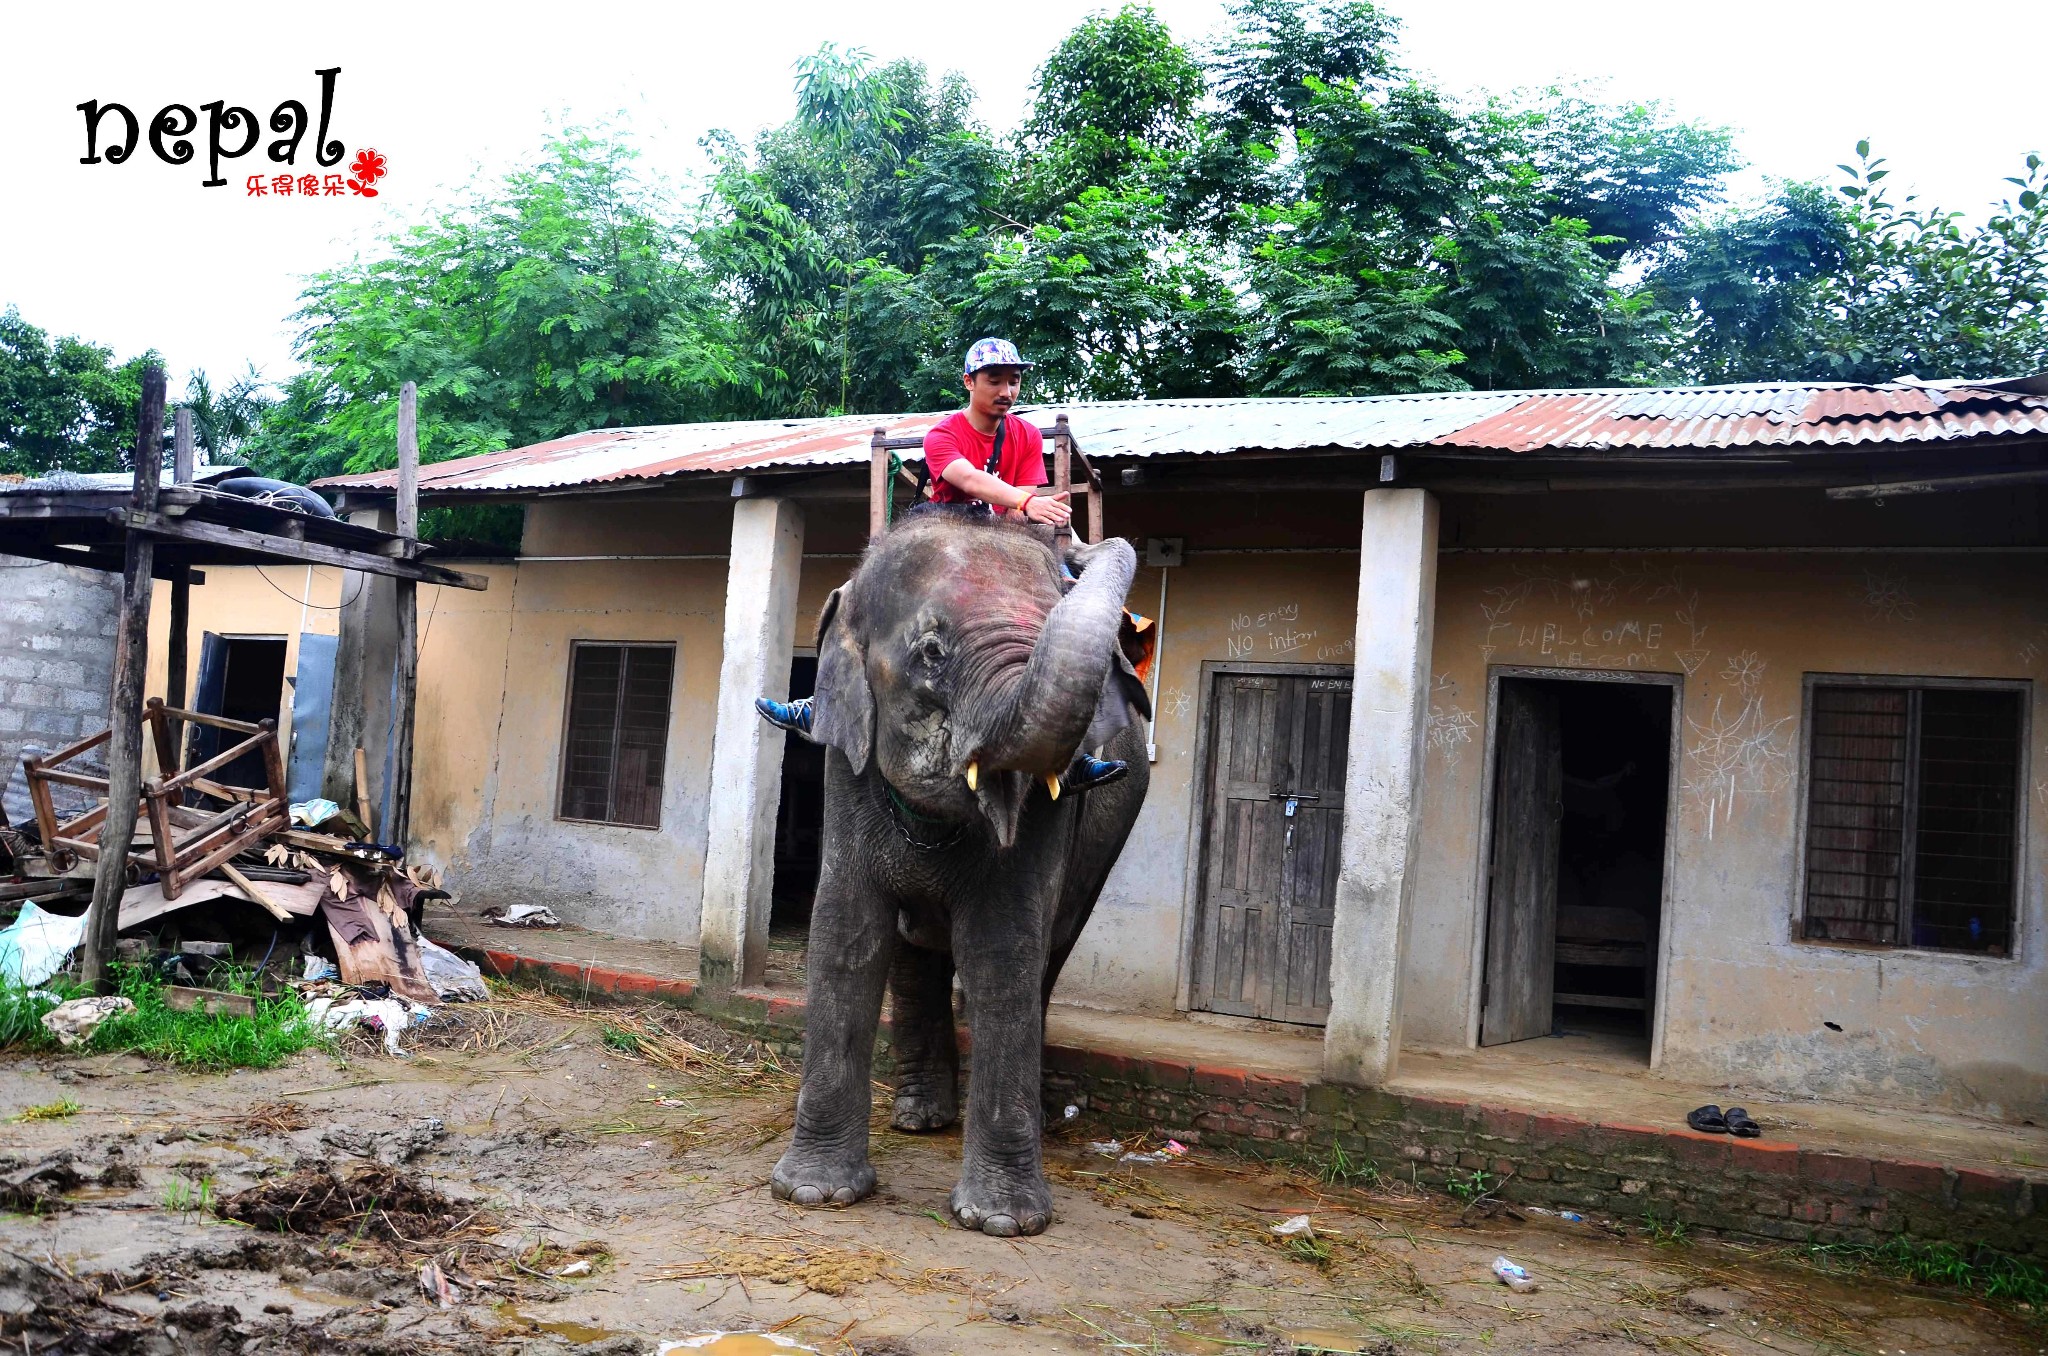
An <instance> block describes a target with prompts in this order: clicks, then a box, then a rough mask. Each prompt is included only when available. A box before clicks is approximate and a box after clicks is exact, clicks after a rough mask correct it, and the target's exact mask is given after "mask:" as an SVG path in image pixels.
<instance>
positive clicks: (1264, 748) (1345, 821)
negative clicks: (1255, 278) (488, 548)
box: [151, 380, 2048, 1120]
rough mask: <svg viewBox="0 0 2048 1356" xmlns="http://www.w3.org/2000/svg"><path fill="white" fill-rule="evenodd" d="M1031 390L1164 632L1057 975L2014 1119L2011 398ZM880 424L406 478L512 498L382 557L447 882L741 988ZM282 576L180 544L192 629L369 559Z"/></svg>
mask: <svg viewBox="0 0 2048 1356" xmlns="http://www.w3.org/2000/svg"><path fill="white" fill-rule="evenodd" d="M1056 412H1064V413H1066V414H1067V415H1068V416H1069V418H1070V419H1071V421H1072V427H1073V429H1074V431H1075V434H1076V436H1077V438H1078V439H1079V442H1080V445H1081V447H1082V449H1083V450H1084V451H1085V452H1087V453H1088V455H1089V456H1090V457H1091V458H1092V459H1093V460H1094V462H1095V464H1096V465H1097V466H1098V467H1099V468H1100V469H1101V470H1102V471H1103V472H1104V474H1105V477H1106V479H1107V482H1108V494H1107V496H1106V510H1107V530H1108V531H1110V532H1112V533H1115V534H1118V535H1122V536H1126V537H1130V538H1132V539H1133V540H1134V541H1136V542H1137V543H1139V544H1140V545H1141V546H1142V547H1143V548H1144V552H1143V560H1144V561H1145V564H1144V566H1143V568H1141V570H1140V572H1139V575H1138V580H1137V583H1136V585H1135V586H1134V588H1133V591H1132V595H1131V598H1130V606H1131V607H1132V608H1133V609H1134V610H1137V611H1140V612H1143V613H1146V614H1148V615H1155V616H1157V617H1159V618H1160V619H1161V626H1160V637H1161V641H1160V644H1161V650H1160V656H1159V664H1158V666H1157V669H1156V672H1155V676H1154V680H1153V681H1154V683H1155V684H1156V688H1157V691H1156V707H1157V720H1156V725H1155V729H1154V730H1153V744H1154V749H1155V765H1154V768H1153V782H1152V790H1151V794H1150V797H1149V799H1148V801H1147V804H1146V807H1145V810H1144V814H1143V816H1142V818H1141V820H1140V822H1139V825H1138V827H1137V829H1136V831H1135V833H1134V834H1133V837H1132V839H1131V841H1130V844H1129V846H1128V848H1127V849H1126V851H1125V853H1124V856H1123V859H1122V861H1121V863H1120V864H1119V866H1118V868H1117V870H1116V872H1115V874H1114V875H1113V876H1112V877H1111V879H1110V882H1109V885H1108V887H1107V889H1106V891H1105V893H1104V896H1103V899H1102V901H1101V904H1100V906H1099V908H1098V909H1097V911H1096V914H1095V916H1094V919H1093V921H1092V922H1091V923H1090V924H1089V926H1088V929H1087V931H1086V933H1085V934H1084V935H1083V937H1082V939H1081V942H1080V945H1079V947H1078V948H1077V950H1076V951H1075V953H1074V955H1073V958H1072V960H1071V962H1070V963H1069V965H1068V967H1067V970H1066V973H1065V976H1064V978H1063V980H1062V982H1061V986H1060V990H1059V994H1058V998H1059V1000H1060V1001H1062V1002H1065V1003H1070V1004H1075V1005H1081V1006H1087V1007H1094V1008H1101V1009H1109V1010H1114V1011H1125V1012H1140V1013H1147V1014H1153V1015H1172V1014H1185V1015H1186V1016H1187V1017H1188V1018H1189V1019H1190V1020H1194V1021H1197V1022H1204V1023H1212V1024H1215V1025H1217V1026H1238V1027H1244V1028H1251V1029H1255V1030H1268V1031H1273V1032H1276V1033H1278V1032H1283V1031H1286V1030H1308V1031H1311V1032H1313V1031H1314V1030H1315V1029H1316V1028H1318V1027H1320V1028H1322V1029H1323V1030H1324V1032H1325V1035H1324V1061H1323V1067H1324V1070H1325V1073H1326V1076H1328V1077H1330V1078H1332V1079H1333V1080H1336V1081H1347V1082H1356V1083H1368V1084H1370V1083H1375V1082H1378V1081H1381V1080H1383V1079H1385V1078H1386V1077H1387V1076H1388V1075H1389V1074H1390V1073H1391V1071H1392V1070H1393V1068H1394V1065H1395V1062H1396V1060H1397V1059H1398V1057H1399V1053H1400V1051H1401V1050H1402V1049H1403V1048H1406V1049H1409V1050H1418V1049H1420V1050H1431V1051H1439V1052H1443V1051H1449V1052H1458V1051H1472V1050H1476V1049H1478V1048H1480V1047H1483V1046H1492V1045H1497V1044H1502V1043H1508V1042H1515V1041H1521V1040H1530V1039H1535V1038H1539V1037H1543V1036H1547V1035H1549V1034H1550V1033H1551V1032H1552V1031H1553V1030H1555V1029H1559V1028H1564V1029H1569V1030H1573V1031H1578V1032H1582V1033H1591V1034H1592V1036H1593V1037H1594V1038H1595V1040H1596V1043H1597V1045H1598V1048H1599V1049H1600V1050H1601V1051H1603V1052H1604V1057H1605V1058H1607V1059H1610V1060H1611V1061H1612V1062H1613V1063H1614V1065H1615V1066H1616V1067H1617V1068H1629V1067H1637V1068H1640V1067H1646V1066H1655V1067H1657V1068H1659V1069H1660V1070H1661V1071H1663V1072H1664V1073H1665V1074H1668V1075H1670V1076H1672V1077H1679V1078H1686V1079H1694V1080H1698V1081H1700V1082H1702V1083H1707V1084H1717V1083H1720V1082H1723V1081H1727V1080H1730V1079H1733V1078H1737V1077H1739V1078H1740V1079H1742V1080H1743V1081H1745V1082H1746V1083H1748V1084H1750V1085H1754V1086H1763V1087H1769V1088H1776V1089H1779V1090H1781V1091H1784V1092H1786V1093H1788V1094H1793V1095H1813V1096H1821V1097H1828V1098H1842V1099H1861V1100H1868V1101H1875V1102H1887V1101H1892V1102H1900V1103H1908V1104H1913V1105H1918V1106H1932V1107H1941V1108H1948V1109H1953V1110H1957V1111H1965V1112H1970V1113H1974V1114H1979V1115H1989V1116H1994V1117H2000V1118H2007V1119H2012V1120H2020V1119H2037V1118H2039V1117H2041V1116H2042V1115H2043V1114H2048V983H2044V982H2043V981H2044V967H2048V886H2044V881H2048V870H2044V869H2043V868H2044V856H2043V853H2044V849H2043V843H2044V841H2048V746H2044V738H2048V737H2044V734H2043V729H2044V725H2048V721H2044V720H2043V716H2044V708H2043V705H2042V697H2041V693H2040V688H2041V680H2042V679H2043V678H2044V676H2048V561H2044V557H2048V534H2044V532H2043V517H2044V512H2043V511H2044V507H2048V506H2044V494H2048V488H2044V487H2048V460H2044V457H2043V451H2044V448H2048V437H2044V435H2048V383H2043V382H2040V381H2038V380H2031V381H2020V382H2012V383H2002V384H1991V385H1977V386H1964V385H1958V384H1945V385H1920V384H1898V385H1889V386H1875V387H1853V386H1828V385H1791V386H1741V387H1721V388H1711V389H1701V390H1678V391H1643V390H1629V391H1585V392H1544V393H1519V392H1474V393H1461V394H1452V395H1440V396H1396V397H1379V398H1362V399H1344V400H1288V401H1193V402H1157V403H1149V404H1125V405H1076V406H1068V407H1063V411H1055V410H1053V409H1050V408H1047V409H1040V410H1033V411H1027V412H1026V413H1027V414H1028V415H1029V416H1030V417H1033V418H1034V419H1037V420H1039V421H1040V422H1041V423H1050V421H1051V417H1052V415H1053V414H1054V413H1056ZM936 417H937V416H908V417H903V418H894V419H888V420H885V421H883V422H884V423H885V425H886V426H887V427H888V429H889V430H890V432H891V433H894V434H904V433H910V434H914V433H917V432H919V431H921V430H922V429H923V428H924V427H926V426H928V425H929V423H931V422H932V421H933V420H934V419H935V418H936ZM875 423H876V421H875V420H873V419H866V418H850V419H836V420H808V421H790V422H786V423H785V422H774V423H763V424H747V425H693V426H686V427H676V428H653V429H613V430H602V431H597V432H593V433H588V434H581V435H577V436H576V437H573V438H567V439H562V440H559V441H558V442H554V443H549V444H542V445H540V446H537V447H533V448H525V449H518V450H515V451H510V452H505V453H500V454H496V455H493V456H487V457H479V458H471V459H467V460H464V461H456V462H446V463H441V464H438V465H434V466H429V467H427V468H424V470H423V474H422V480H421V487H422V491H423V494H424V496H425V498H426V500H427V502H429V503H434V502H442V503H452V502H493V501H516V502H520V503H522V504H524V505H525V509H526V527H525V535H524V540H523V543H522V548H521V552H520V555H519V557H518V559H517V560H516V561H513V562H500V563H481V564H477V565H472V566H469V568H473V569H477V570H480V571H482V572H484V573H487V574H489V575H490V577H491V585H490V588H489V589H488V591H486V592H482V593H457V592H456V591H454V590H443V589H435V588H423V589H422V590H421V603H420V635H421V647H420V648H421V660H420V671H421V681H420V706H419V715H418V749H417V759H416V769H417V770H416V779H417V780H416V790H415V795H414V802H413V805H414V809H413V823H414V837H415V839H416V841H417V843H418V844H419V846H420V848H421V849H422V850H423V851H424V852H425V853H426V854H427V855H429V856H430V857H432V858H433V859H434V860H435V861H436V862H437V863H439V864H440V865H441V866H442V867H443V868H444V869H445V870H446V872H447V874H448V878H449V880H450V881H451V883H452V884H453V885H454V887H455V888H457V889H458V890H460V891H461V892H462V893H463V895H464V898H465V900H466V902H467V904H468V905H470V906H475V907H481V906H482V905H485V904H490V903H503V902H513V901H526V902H536V903H544V904H547V905H549V906H551V907H552V908H554V909H555V910H556V911H557V912H558V913H560V914H561V915H562V916H563V917H564V918H566V919H568V920H570V921H572V922H575V923H579V924H582V925H585V926H589V927H592V928H595V929H599V930H602V931H605V932H608V933H612V934H616V935H622V936H627V937H642V938H653V939H662V940H667V941H672V942H677V943H682V944H685V945H688V946H692V947H696V946H698V945H699V943H700V939H701V956H702V965H703V968H704V970H705V979H706V981H707V982H717V980H718V975H717V974H714V973H713V971H714V970H717V971H718V972H719V974H722V975H724V976H725V978H726V979H727V980H728V982H736V983H741V984H744V983H747V982H749V981H750V980H751V979H752V978H753V977H754V976H755V975H756V974H757V972H758V967H757V960H758V955H759V951H760V948H762V947H763V946H765V944H766V941H767V936H768V933H769V932H770V930H771V929H773V928H778V927H782V926H788V927H791V928H794V927H797V926H799V925H800V924H801V921H802V919H803V917H804V915H805V909H806V907H807V903H808V897H807V884H808V881H809V880H810V879H812V878H814V875H815V870H816V856H815V854H816V834H815V824H816V816H817V812H818V811H817V792H816V785H817V779H818V775H819V774H818V771H817V769H818V766H819V763H818V761H817V758H816V755H815V753H814V751H806V750H803V749H791V750H787V751H785V750H782V749H778V748H777V747H776V746H775V743H774V742H773V741H771V740H767V739H765V738H763V737H762V734H761V728H760V727H759V725H758V722H756V721H754V719H753V717H752V716H751V714H750V712H749V711H748V710H747V704H748V703H750V702H751V699H752V697H753V696H754V695H755V693H756V691H757V690H758V689H759V688H761V687H763V686H767V687H773V686H775V685H776V682H775V680H776V679H777V678H778V677H781V678H785V679H786V680H787V681H788V682H789V683H790V685H791V687H792V689H793V690H795V691H802V690H804V689H805V687H806V685H807V684H808V682H809V648H808V647H809V645H810V640H811V631H812V627H813V624H814V620H815V616H816V612H817V609H818V607H819V605H820V604H821V602H822V600H823V598H824V596H825V594H826V592H827V591H828V590H829V589H831V588H832V587H833V586H835V585H837V584H838V583H839V582H841V581H842V580H843V579H844V578H845V576H846V575H847V573H848V572H849V570H850V569H851V568H852V565H853V562H854V560H855V558H856V555H857V553H858V552H859V550H860V549H861V547H862V545H863V543H864V541H865V537H866V530H867V489H866V487H867V477H868V465H869V438H870V433H871V430H872V429H873V427H874V426H875ZM390 480H391V478H390V476H389V475H388V474H387V475H384V476H362V477H348V478H344V479H342V480H340V481H337V482H334V483H332V484H331V485H329V486H327V487H326V488H328V489H330V490H337V491H339V492H341V494H342V496H343V501H344V507H348V508H354V509H366V510H371V511H374V509H375V507H376V505H377V504H378V503H380V502H382V501H384V500H388V498H389V496H390V493H391V484H390ZM294 573H295V575H296V573H297V572H294ZM269 574H270V576H271V577H269V578H267V579H263V578H257V577H256V576H255V572H253V571H241V570H216V571H213V572H211V574H210V577H209V580H208V583H207V584H206V585H205V586H204V587H203V588H200V589H195V590H194V604H193V615H194V622H195V626H197V627H202V628H205V629H208V630H212V631H214V632H216V633H219V634H223V635H226V634H230V633H232V634H235V635H241V636H263V635H267V636H272V637H274V638H275V639H278V640H283V641H284V642H286V645H287V647H297V646H299V645H300V643H301V642H300V639H299V638H300V636H301V634H302V633H304V634H316V633H321V632H331V631H332V630H333V620H332V619H333V617H334V616H335V613H334V611H333V610H332V609H334V608H336V607H337V606H338V605H339V604H340V603H341V601H342V600H343V599H344V598H345V597H346V596H347V595H346V592H345V590H349V589H353V588H355V587H356V585H355V584H354V583H352V582H350V581H348V580H345V579H344V578H342V577H341V576H340V575H339V574H338V573H334V572H326V571H319V570H315V571H311V572H308V573H307V574H306V577H305V578H304V579H300V578H296V577H294V578H292V579H284V578H282V577H280V576H279V572H277V571H271V572H269ZM196 648H197V647H196V646H195V650H196ZM152 653H153V654H159V655H160V654H161V653H162V647H161V646H154V647H153V648H152ZM288 662H290V661H288ZM287 671H296V666H294V667H293V668H288V669H287ZM151 690H152V691H156V690H160V685H154V684H153V685H152V688H151ZM285 714H286V715H287V716H288V715H289V712H288V711H287V712H286V713H285ZM1276 1038H1277V1037H1276Z"/></svg>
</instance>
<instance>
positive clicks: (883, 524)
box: [868, 428, 896, 542]
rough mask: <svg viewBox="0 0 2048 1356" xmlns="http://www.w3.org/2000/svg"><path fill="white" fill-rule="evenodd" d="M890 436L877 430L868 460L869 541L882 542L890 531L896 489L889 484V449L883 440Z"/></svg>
mask: <svg viewBox="0 0 2048 1356" xmlns="http://www.w3.org/2000/svg"><path fill="white" fill-rule="evenodd" d="M888 436H889V430H888V429H885V428H878V429H876V430H875V437H874V441H873V443H871V444H870V446H871V447H872V449H873V450H872V451H871V452H870V453H869V460H868V540H869V541H871V542H875V541H880V540H881V539H882V534H883V533H884V532H887V531H888V530H889V496H890V495H892V494H894V493H896V487H895V486H894V485H891V484H890V483H889V449H888V448H886V447H884V446H882V440H883V439H884V438H887V437H888Z"/></svg>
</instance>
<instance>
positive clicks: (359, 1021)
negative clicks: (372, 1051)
mask: <svg viewBox="0 0 2048 1356" xmlns="http://www.w3.org/2000/svg"><path fill="white" fill-rule="evenodd" d="M306 1016H307V1017H309V1018H310V1019H312V1021H313V1022H314V1023H315V1024H316V1025H319V1026H323V1027H326V1028H327V1029H328V1030H329V1031H347V1030H350V1029H351V1028H353V1027H356V1026H366V1027H368V1028H370V1029H371V1030H372V1031H377V1032H381V1033H383V1036H384V1053H385V1054H387V1055H397V1056H400V1057H403V1056H404V1055H405V1051H404V1050H402V1049H401V1048H399V1044H398V1037H399V1035H400V1034H401V1033H402V1032H404V1030H405V1029H406V1028H407V1027H409V1026H414V1025H417V1024H419V1023H421V1022H424V1021H426V1020H427V1018H428V1017H430V1016H432V1013H431V1012H430V1011H429V1010H428V1009H427V1008H426V1007H425V1006H424V1005H423V1004H415V1003H408V1002H407V1001H406V1000H404V999H403V998H375V999H371V998H357V999H353V1000H351V1001H349V1002H346V1003H337V1002H335V1001H334V999H332V998H327V997H322V998H315V999H314V1000H313V1001H312V1002H310V1003H308V1004H306Z"/></svg>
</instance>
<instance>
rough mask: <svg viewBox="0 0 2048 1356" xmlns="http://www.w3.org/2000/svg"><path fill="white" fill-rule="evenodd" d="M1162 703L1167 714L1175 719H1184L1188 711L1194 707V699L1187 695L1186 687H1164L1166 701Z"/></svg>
mask: <svg viewBox="0 0 2048 1356" xmlns="http://www.w3.org/2000/svg"><path fill="white" fill-rule="evenodd" d="M1162 704H1163V705H1164V706H1165V708H1166V714H1167V715H1169V716H1172V717H1173V718H1174V719H1175V720H1185V719H1186V718H1187V714H1188V712H1189V711H1190V710H1191V709H1193V707H1194V704H1195V699H1194V698H1193V697H1192V696H1190V695H1188V691H1187V689H1186V688H1182V687H1170V688H1168V689H1166V701H1165V702H1164V703H1162Z"/></svg>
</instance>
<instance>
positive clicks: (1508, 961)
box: [1479, 678, 1564, 1045]
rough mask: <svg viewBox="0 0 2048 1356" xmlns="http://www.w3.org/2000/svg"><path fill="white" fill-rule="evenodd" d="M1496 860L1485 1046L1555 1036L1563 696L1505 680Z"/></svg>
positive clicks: (1498, 732) (1498, 734)
mask: <svg viewBox="0 0 2048 1356" xmlns="http://www.w3.org/2000/svg"><path fill="white" fill-rule="evenodd" d="M1494 747H1495V750H1496V752H1495V758H1496V760H1497V761H1496V764H1495V769H1494V778H1493V784H1494V793H1493V862H1492V875H1491V884H1490V886H1489V888H1488V890H1487V895H1486V899H1487V915H1488V916H1487V927H1486V991H1485V1001H1484V1005H1483V1007H1482V1010H1481V1016H1480V1022H1479V1043H1480V1044H1481V1045H1504V1044H1506V1043H1507V1042H1509V1041H1524V1040H1528V1039H1530V1038H1531V1037H1534V1036H1547V1035H1549V1034H1550V1030H1551V990H1552V984H1553V980H1554V973H1553V965H1554V963H1555V952H1556V949H1557V844H1558V835H1559V829H1560V823H1561V821H1562V819H1563V816H1564V738H1563V727H1562V725H1561V723H1560V721H1559V719H1558V709H1557V697H1556V695H1555V694H1554V693H1551V692H1548V691H1546V690H1544V689H1543V688H1541V687H1538V686H1537V685H1535V684H1534V683H1525V682H1518V681H1516V680H1514V679H1512V678H1509V679H1504V680H1502V682H1501V685H1500V711H1499V714H1498V718H1497V719H1496V721H1495V726H1494Z"/></svg>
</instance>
